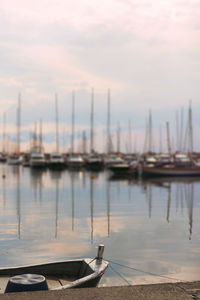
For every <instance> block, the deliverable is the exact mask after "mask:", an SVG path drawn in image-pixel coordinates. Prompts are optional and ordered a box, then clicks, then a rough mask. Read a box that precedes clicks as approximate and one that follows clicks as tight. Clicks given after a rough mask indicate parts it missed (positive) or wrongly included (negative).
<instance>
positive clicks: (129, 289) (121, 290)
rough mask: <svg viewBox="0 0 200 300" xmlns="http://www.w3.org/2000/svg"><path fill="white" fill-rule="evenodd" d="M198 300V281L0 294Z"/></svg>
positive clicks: (24, 298)
mask: <svg viewBox="0 0 200 300" xmlns="http://www.w3.org/2000/svg"><path fill="white" fill-rule="evenodd" d="M14 299H15V300H36V299H40V300H43V299H44V300H56V299H58V300H64V299H65V300H69V299H71V300H72V299H74V300H99V299H104V300H112V299H115V300H116V299H117V300H118V299H120V300H121V299H122V300H129V299H131V300H132V299H133V300H134V299H140V300H143V299H148V300H156V299H158V300H163V299H166V300H168V299H169V300H174V299H177V300H182V299H183V300H187V299H188V300H191V299H193V300H200V281H195V282H187V283H161V284H150V285H132V286H114V287H99V288H82V289H67V290H60V291H37V292H26V293H10V294H1V295H0V300H14Z"/></svg>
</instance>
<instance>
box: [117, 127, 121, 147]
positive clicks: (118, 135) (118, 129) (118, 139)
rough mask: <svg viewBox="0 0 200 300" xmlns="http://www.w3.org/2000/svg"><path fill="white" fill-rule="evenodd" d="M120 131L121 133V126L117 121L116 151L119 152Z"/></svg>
mask: <svg viewBox="0 0 200 300" xmlns="http://www.w3.org/2000/svg"><path fill="white" fill-rule="evenodd" d="M120 133H121V128H120V122H118V128H117V152H118V153H120V150H121V149H120V146H121V145H120V144H121V141H120Z"/></svg>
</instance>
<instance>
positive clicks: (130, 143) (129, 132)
mask: <svg viewBox="0 0 200 300" xmlns="http://www.w3.org/2000/svg"><path fill="white" fill-rule="evenodd" d="M128 145H129V147H128V151H129V153H132V130H131V121H130V120H129V121H128Z"/></svg>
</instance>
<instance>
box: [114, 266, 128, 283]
mask: <svg viewBox="0 0 200 300" xmlns="http://www.w3.org/2000/svg"><path fill="white" fill-rule="evenodd" d="M109 267H110V268H111V269H112V270H113V271H114V272H115V273H116V274H117V275H118V276H119V277H120V278H121V279H123V280H124V281H125V282H126V283H127V284H128V285H131V284H130V282H129V281H128V280H127V279H126V278H125V277H124V276H123V275H122V274H120V273H119V272H117V271H116V270H115V269H114V268H113V267H112V266H111V265H109Z"/></svg>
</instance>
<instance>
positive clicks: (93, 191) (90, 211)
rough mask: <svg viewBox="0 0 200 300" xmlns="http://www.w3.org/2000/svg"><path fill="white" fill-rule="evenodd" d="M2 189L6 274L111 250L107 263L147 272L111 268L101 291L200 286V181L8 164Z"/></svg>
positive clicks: (0, 249)
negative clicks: (188, 282) (124, 176)
mask: <svg viewBox="0 0 200 300" xmlns="http://www.w3.org/2000/svg"><path fill="white" fill-rule="evenodd" d="M3 174H5V175H6V177H5V179H3V178H2V175H3ZM0 182H1V189H0V266H2V267H3V266H8V265H9V266H12V265H19V264H20V265H22V264H29V263H39V262H46V261H53V260H62V259H71V258H79V257H94V256H95V255H96V250H97V249H96V247H97V245H98V244H99V243H103V244H105V254H104V257H105V258H106V259H109V260H112V261H114V262H117V263H120V264H123V265H128V266H129V267H133V268H135V269H139V270H143V271H145V272H147V273H143V272H140V271H136V270H131V269H126V268H123V267H121V266H119V265H116V264H110V265H111V267H109V269H108V270H107V271H106V273H105V275H104V277H103V279H102V281H101V285H104V286H111V285H125V284H128V282H129V283H131V284H146V283H156V282H167V281H171V282H172V281H177V280H200V179H199V180H198V179H196V178H194V179H189V180H186V179H182V180H180V179H165V180H164V181H161V180H160V179H157V180H156V179H154V180H151V181H150V180H148V181H141V180H133V181H128V180H114V179H112V178H110V177H109V174H108V173H107V172H102V173H96V174H95V175H94V176H91V173H89V172H68V171H62V172H57V171H53V172H50V171H37V172H36V171H34V172H33V171H31V170H30V169H29V168H23V167H12V166H7V165H0ZM148 272H151V273H155V274H159V275H162V276H164V277H158V276H153V275H151V274H148ZM119 274H120V275H121V277H120V276H119ZM122 277H123V278H125V279H126V281H125V280H124V279H123V278H122ZM166 277H169V278H166ZM172 278H173V279H174V280H172Z"/></svg>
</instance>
